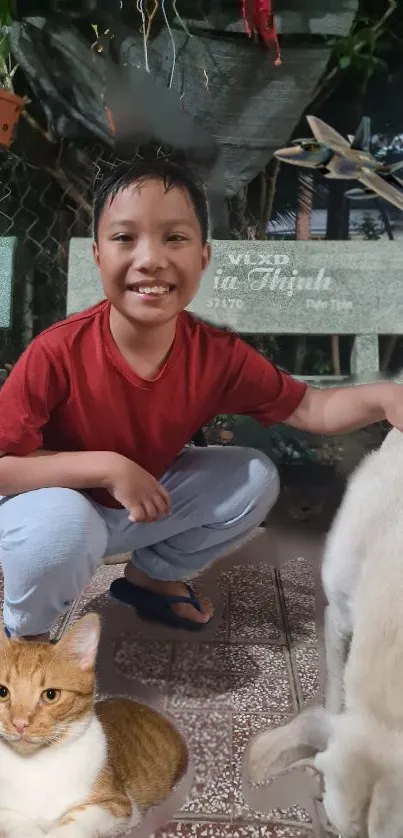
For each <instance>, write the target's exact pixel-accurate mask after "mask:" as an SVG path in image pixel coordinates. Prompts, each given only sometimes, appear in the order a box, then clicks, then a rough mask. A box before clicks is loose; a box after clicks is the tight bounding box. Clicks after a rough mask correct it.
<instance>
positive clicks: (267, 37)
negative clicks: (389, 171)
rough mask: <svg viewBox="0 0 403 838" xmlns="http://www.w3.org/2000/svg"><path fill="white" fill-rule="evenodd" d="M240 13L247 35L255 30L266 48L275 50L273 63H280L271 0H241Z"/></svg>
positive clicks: (250, 35)
mask: <svg viewBox="0 0 403 838" xmlns="http://www.w3.org/2000/svg"><path fill="white" fill-rule="evenodd" d="M242 15H243V18H244V20H245V29H246V32H247V34H248V35H249V37H252V34H253V33H254V32H257V33H258V34H259V35H260V36H261V37H262V38H263V40H264V42H265V44H266V46H267V48H268V49H270V48H271V47H274V48H275V50H276V59H275V62H274V63H275V65H276V66H278V65H279V64H281V52H280V45H279V42H278V38H277V32H276V27H275V23H274V15H273V12H272V5H271V0H242Z"/></svg>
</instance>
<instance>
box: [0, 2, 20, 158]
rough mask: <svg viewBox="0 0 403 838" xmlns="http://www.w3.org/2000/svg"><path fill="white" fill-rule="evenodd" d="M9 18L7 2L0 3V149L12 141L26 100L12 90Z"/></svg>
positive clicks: (13, 69)
mask: <svg viewBox="0 0 403 838" xmlns="http://www.w3.org/2000/svg"><path fill="white" fill-rule="evenodd" d="M10 25H11V17H10V12H9V2H8V0H1V3H0V147H3V148H8V147H9V146H10V145H11V141H12V139H13V134H14V128H15V126H16V124H17V122H18V120H19V118H20V116H21V113H22V110H23V108H24V106H25V104H26V99H24V98H22V97H21V96H17V94H16V93H14V90H13V75H14V73H15V70H16V67H14V68H11V65H10V39H9V27H10Z"/></svg>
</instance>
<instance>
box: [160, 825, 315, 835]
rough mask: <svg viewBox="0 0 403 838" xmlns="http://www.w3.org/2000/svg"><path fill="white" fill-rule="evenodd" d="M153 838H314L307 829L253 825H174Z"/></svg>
mask: <svg viewBox="0 0 403 838" xmlns="http://www.w3.org/2000/svg"><path fill="white" fill-rule="evenodd" d="M152 838H312V832H311V831H310V830H309V829H307V828H305V827H298V826H286V825H284V826H283V825H282V824H274V823H273V824H261V823H256V824H251V823H241V822H239V823H238V822H235V823H207V822H206V823H191V822H190V823H186V822H180V823H172V824H169V825H168V826H166V827H165V829H162V830H160V831H159V832H158V833H156V834H155V835H154V836H153V837H152Z"/></svg>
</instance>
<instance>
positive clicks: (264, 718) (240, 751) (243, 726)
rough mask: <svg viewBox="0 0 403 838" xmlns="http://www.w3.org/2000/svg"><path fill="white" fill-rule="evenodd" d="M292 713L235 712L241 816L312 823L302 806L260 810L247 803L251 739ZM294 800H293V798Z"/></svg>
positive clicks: (236, 777)
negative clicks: (247, 756) (245, 775)
mask: <svg viewBox="0 0 403 838" xmlns="http://www.w3.org/2000/svg"><path fill="white" fill-rule="evenodd" d="M291 715H292V714H290V713H271V714H262V713H259V714H250V713H234V715H233V728H232V747H233V771H234V796H235V807H234V815H235V817H237V818H244V819H247V820H250V819H252V820H253V819H255V820H259V821H265V822H267V821H279V820H287V821H300V822H302V823H307V824H309V823H310V816H309V814H308V812H306V811H304V810H303V809H301V808H299V807H298V806H290V808H289V809H271V810H269V811H267V812H258V811H256V810H255V809H251V808H250V806H248V804H247V803H246V802H245V799H244V796H243V793H242V769H243V760H244V755H245V750H246V747H247V744H248V742H249V739H250V737H251V736H253V735H254V734H256V733H258V732H259V731H263V730H265V729H267V728H269V727H279V726H280V725H283V724H285V723H286V722H287V721H289V719H290V717H291ZM290 802H292V801H290Z"/></svg>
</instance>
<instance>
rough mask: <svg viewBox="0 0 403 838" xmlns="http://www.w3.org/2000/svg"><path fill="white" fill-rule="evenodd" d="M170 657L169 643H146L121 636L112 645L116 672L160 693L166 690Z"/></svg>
mask: <svg viewBox="0 0 403 838" xmlns="http://www.w3.org/2000/svg"><path fill="white" fill-rule="evenodd" d="M171 657H172V644H171V643H158V642H156V641H152V642H149V643H147V641H142V640H139V641H136V639H135V637H131V636H130V635H123V636H122V637H119V639H118V640H117V641H116V642H115V644H114V661H115V666H116V669H117V670H118V672H121V673H122V675H125V676H126V677H127V678H135V679H136V680H139V681H141V682H142V683H143V684H147V686H149V687H156V688H157V689H158V690H159V691H162V692H165V690H166V689H167V681H168V678H169V670H170V663H171Z"/></svg>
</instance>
